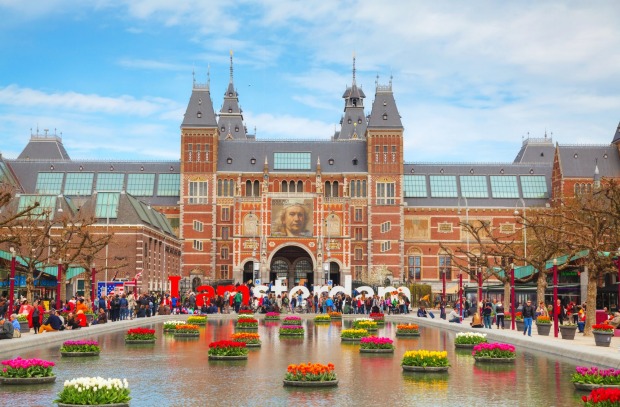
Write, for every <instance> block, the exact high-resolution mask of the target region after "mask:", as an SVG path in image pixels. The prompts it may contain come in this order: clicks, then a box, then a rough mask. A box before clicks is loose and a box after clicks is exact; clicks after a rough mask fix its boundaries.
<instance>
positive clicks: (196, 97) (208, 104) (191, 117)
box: [181, 84, 217, 128]
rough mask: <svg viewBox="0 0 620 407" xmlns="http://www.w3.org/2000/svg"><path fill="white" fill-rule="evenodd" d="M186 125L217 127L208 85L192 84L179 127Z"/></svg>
mask: <svg viewBox="0 0 620 407" xmlns="http://www.w3.org/2000/svg"><path fill="white" fill-rule="evenodd" d="M186 127H217V120H216V119H215V112H214V111H213V101H212V100H211V92H210V91H209V86H208V85H198V84H194V87H193V89H192V95H191V96H190V97H189V103H188V104H187V109H186V110H185V115H184V116H183V123H181V128H186Z"/></svg>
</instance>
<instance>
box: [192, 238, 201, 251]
mask: <svg viewBox="0 0 620 407" xmlns="http://www.w3.org/2000/svg"><path fill="white" fill-rule="evenodd" d="M192 246H193V248H194V250H198V251H200V252H201V251H202V242H201V241H200V240H194V242H193V245H192Z"/></svg>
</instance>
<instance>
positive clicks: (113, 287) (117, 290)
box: [97, 281, 125, 298]
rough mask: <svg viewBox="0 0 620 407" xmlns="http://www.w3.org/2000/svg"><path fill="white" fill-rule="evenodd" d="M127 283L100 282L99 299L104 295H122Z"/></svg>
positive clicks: (98, 288)
mask: <svg viewBox="0 0 620 407" xmlns="http://www.w3.org/2000/svg"><path fill="white" fill-rule="evenodd" d="M124 284H125V283H123V282H122V281H108V282H107V284H106V282H105V281H100V282H98V283H97V298H101V296H102V295H104V294H105V295H110V294H112V293H114V294H119V295H120V294H122V292H123V291H122V290H123V285H124ZM106 286H107V292H106Z"/></svg>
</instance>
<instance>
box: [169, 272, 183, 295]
mask: <svg viewBox="0 0 620 407" xmlns="http://www.w3.org/2000/svg"><path fill="white" fill-rule="evenodd" d="M180 279H181V276H168V281H170V295H171V296H173V297H177V298H178V297H179V280H180Z"/></svg>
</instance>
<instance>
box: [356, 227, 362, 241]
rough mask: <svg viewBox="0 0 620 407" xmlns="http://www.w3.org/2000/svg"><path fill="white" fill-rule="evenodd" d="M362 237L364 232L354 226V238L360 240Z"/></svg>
mask: <svg viewBox="0 0 620 407" xmlns="http://www.w3.org/2000/svg"><path fill="white" fill-rule="evenodd" d="M363 238H364V233H363V232H362V228H355V240H362V239H363Z"/></svg>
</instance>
